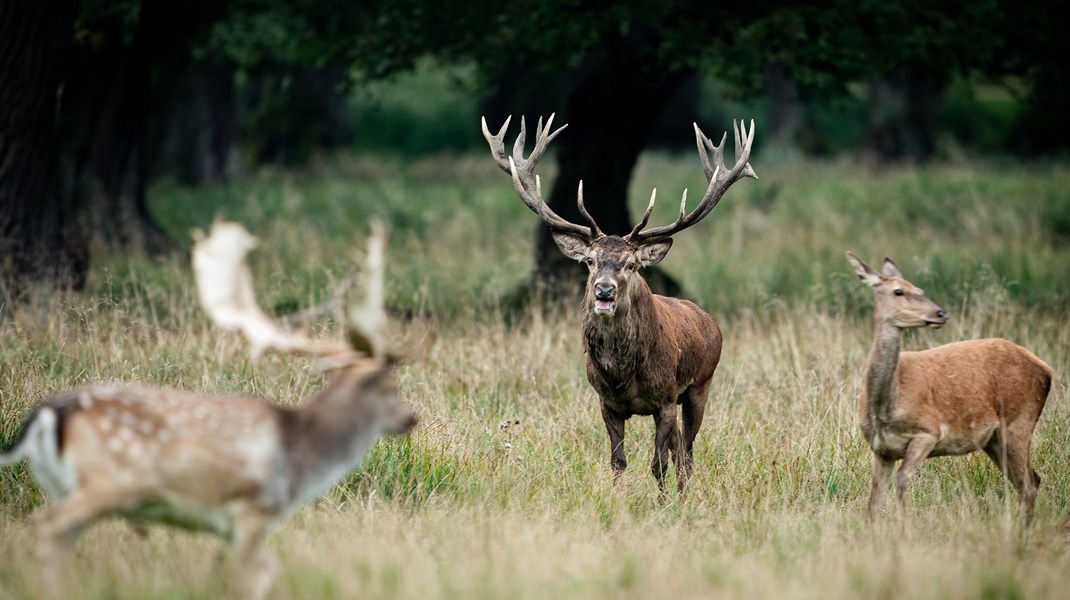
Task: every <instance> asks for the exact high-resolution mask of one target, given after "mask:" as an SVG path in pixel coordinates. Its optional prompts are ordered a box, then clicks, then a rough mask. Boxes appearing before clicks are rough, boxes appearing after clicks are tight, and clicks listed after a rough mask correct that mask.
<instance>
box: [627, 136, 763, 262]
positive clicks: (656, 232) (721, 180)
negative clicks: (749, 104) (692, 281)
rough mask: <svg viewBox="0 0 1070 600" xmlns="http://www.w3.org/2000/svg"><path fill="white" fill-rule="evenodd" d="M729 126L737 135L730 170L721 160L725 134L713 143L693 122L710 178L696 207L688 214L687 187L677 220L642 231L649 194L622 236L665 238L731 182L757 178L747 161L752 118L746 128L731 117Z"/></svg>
mask: <svg viewBox="0 0 1070 600" xmlns="http://www.w3.org/2000/svg"><path fill="white" fill-rule="evenodd" d="M732 130H733V131H734V133H735V138H736V164H735V166H734V167H732V169H731V170H729V169H728V168H727V167H726V166H725V164H724V142H725V139H726V138H727V137H728V134H727V133H726V134H725V135H723V136H722V137H721V143H720V144H718V145H716V146H714V145H713V142H712V141H711V140H710V138H708V137H706V136H705V134H703V133H702V130H700V129H699V128H698V124H695V144H696V145H697V146H698V154H699V157H700V158H701V159H702V170H703V171H705V173H706V181H708V182H709V185H708V186H707V187H706V194H705V195H704V196H703V197H702V201H701V202H699V204H698V206H696V207H695V210H693V211H691V213H690V214H688V213H687V190H686V189H685V190H684V193H683V197H682V198H681V199H680V216H679V217H677V218H676V222H675V223H673V224H671V225H663V226H661V227H652V228H650V229H647V230H646V231H643V228H644V227H646V224H647V221H649V220H650V213H651V211H652V210H654V195H653V194H651V196H650V203H649V204H648V205H647V208H646V212H645V213H643V218H642V219H640V220H639V224H638V225H636V226H635V229H632V232H631V233H629V234H628V236H627V237H626V238H625V239H626V240H628V241H629V242H630V243H632V244H636V245H639V244H641V243H643V242H644V241H646V240H651V239H655V238H667V237H670V236H672V235H674V234H676V233H679V232H681V231H683V230H684V229H687V228H688V227H691V226H692V225H694V224H695V223H698V222H699V221H701V220H702V219H704V218H705V217H706V215H708V214H710V211H711V210H713V207H715V206H717V203H718V202H720V201H721V196H723V195H724V193H725V191H727V190H728V188H729V187H730V186H731V185H732V184H733V183H735V182H737V181H739V180H740V179H743V178H744V177H753V178H754V179H757V178H758V175H757V174H755V172H754V169H753V168H751V166H750V163H749V162H747V161H748V160H749V159H750V151H751V146H752V144H753V143H754V120H753V119H751V122H750V131H749V132H748V131H747V128H746V125H744V124H743V123H742V122H740V123H739V124H738V125H737V124H736V122H735V121H734V120H733V121H732ZM711 152H712V153H713V160H714V164H712V165H711V164H710V158H709V153H711Z"/></svg>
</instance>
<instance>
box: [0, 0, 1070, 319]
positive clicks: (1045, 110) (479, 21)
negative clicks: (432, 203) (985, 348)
mask: <svg viewBox="0 0 1070 600" xmlns="http://www.w3.org/2000/svg"><path fill="white" fill-rule="evenodd" d="M1054 9H1055V3H1054V2H1053V1H1042V2H1028V3H1021V2H1011V1H1010V0H979V1H976V2H970V3H960V2H949V1H940V0H937V1H931V0H930V1H926V2H921V1H913V0H905V1H888V0H859V1H854V0H850V1H848V0H824V1H817V2H795V1H782V0H781V1H778V0H759V1H754V2H747V3H744V4H740V3H722V2H711V1H708V0H704V1H702V2H693V1H689V0H669V1H646V0H630V1H621V2H611V3H597V2H579V1H575V0H543V1H540V2H527V3H517V2H513V3H505V2H487V1H485V0H468V1H466V2H463V3H449V4H444V3H440V2H429V1H427V0H388V1H381V0H363V1H360V2H348V1H337V0H293V1H289V0H285V1H284V0H173V1H170V2H150V1H145V0H81V1H77V0H40V1H35V2H23V1H19V0H2V2H0V211H2V212H0V256H2V257H3V274H4V277H3V281H5V282H6V283H5V290H4V291H5V294H6V296H7V297H8V299H12V298H13V297H17V296H18V295H19V294H21V293H22V292H23V290H26V289H30V288H31V287H39V285H37V284H41V283H43V284H45V286H46V287H47V286H51V285H56V284H59V285H60V286H66V285H73V286H74V287H75V288H78V287H80V286H81V285H82V284H83V282H84V280H85V275H86V272H87V269H88V267H89V264H90V259H91V256H92V255H93V253H92V252H91V251H90V249H91V248H94V249H96V248H102V249H104V251H109V252H111V251H117V252H134V253H149V254H153V255H157V254H167V253H169V252H173V251H175V250H176V249H178V247H180V246H181V247H183V248H184V246H185V243H182V244H176V241H175V240H174V239H172V236H170V235H168V234H167V233H166V232H165V230H164V228H161V226H160V223H159V220H158V219H159V218H158V217H157V216H156V215H154V214H152V211H151V210H149V208H148V207H147V206H148V205H147V203H146V190H147V189H148V186H149V185H150V183H151V182H154V181H172V182H176V183H177V184H180V185H188V186H195V185H198V184H202V183H206V182H219V181H222V180H226V179H228V178H234V177H238V176H241V175H242V174H247V173H249V172H251V171H255V170H257V169H260V168H262V167H264V166H282V167H285V168H289V167H300V166H302V165H304V164H307V163H308V162H309V161H310V160H312V159H313V158H314V157H316V156H318V155H322V154H323V153H327V152H336V151H341V152H370V153H375V154H377V155H381V156H386V157H396V158H397V159H398V160H403V161H405V160H413V159H415V158H417V157H420V156H425V155H428V154H435V153H454V154H460V153H467V152H484V151H485V148H484V142H483V140H482V138H481V136H480V134H479V129H478V122H479V117H480V115H486V116H487V118H488V121H489V124H490V126H491V127H492V128H494V129H497V127H498V126H499V125H500V124H501V123H502V122H503V121H504V119H505V117H506V116H508V115H527V116H528V118H529V120H530V119H534V118H536V117H537V116H540V115H548V114H550V113H552V112H556V113H557V115H558V123H565V122H567V123H569V124H570V128H569V132H568V134H567V135H565V136H562V137H561V138H560V140H559V141H558V142H556V143H555V149H556V158H557V172H558V174H559V176H558V177H557V178H556V182H555V185H554V186H553V189H552V190H551V191H550V195H549V198H550V204H551V207H553V208H554V209H555V210H557V211H558V212H559V213H561V214H562V215H563V216H565V217H566V218H569V217H572V218H578V215H577V214H576V209H575V206H574V202H575V200H574V199H575V189H576V187H575V186H576V183H577V181H578V180H579V179H580V178H581V177H582V178H583V179H584V180H585V182H586V185H587V189H588V190H590V191H591V192H589V196H590V198H589V199H588V206H589V207H590V208H591V211H592V213H593V214H594V216H595V217H596V218H597V219H598V221H599V222H600V223H601V225H602V228H603V229H604V230H606V231H608V232H611V233H612V232H621V231H626V230H627V229H629V228H630V227H631V223H632V218H631V217H632V215H630V214H629V211H628V207H627V203H626V194H627V190H628V184H629V182H630V181H631V175H632V171H633V169H634V167H635V165H636V162H637V160H638V156H639V154H640V153H641V152H642V151H643V150H644V149H649V148H651V147H662V148H668V149H673V150H676V149H679V150H681V151H687V152H691V148H693V145H692V144H693V142H692V137H691V136H692V134H691V128H690V123H691V122H692V121H697V122H699V124H700V125H702V126H704V127H706V128H707V132H708V133H711V134H715V133H716V131H718V130H720V129H722V128H727V123H728V122H729V121H730V120H731V118H733V117H746V118H751V117H753V118H755V120H756V121H757V123H758V132H759V134H758V136H757V140H758V141H757V144H758V152H759V153H760V155H761V157H762V158H761V161H762V163H763V164H766V165H768V164H776V163H778V162H781V163H782V162H786V161H792V160H796V161H798V160H806V159H809V158H814V157H817V158H829V157H849V158H850V159H851V160H856V161H858V164H859V165H860V166H867V167H872V166H876V167H881V166H884V165H898V164H903V163H912V164H922V163H927V162H931V161H947V160H954V159H956V158H958V157H963V156H988V157H995V158H1006V157H1023V158H1026V159H1037V158H1041V157H1045V156H1053V155H1054V156H1059V155H1061V154H1063V153H1065V151H1066V149H1067V147H1068V140H1070V135H1067V134H1068V131H1067V129H1068V126H1067V119H1066V118H1065V116H1064V111H1065V107H1066V106H1068V105H1070V83H1068V81H1067V70H1066V69H1065V64H1064V62H1065V57H1067V56H1070V48H1068V47H1067V46H1068V44H1067V36H1066V35H1065V31H1061V25H1060V22H1059V20H1058V19H1055V18H1052V17H1051V16H1050V15H1053V14H1055V12H1054ZM513 128H514V129H513V131H514V132H515V131H516V130H517V129H516V124H515V121H514V125H513ZM547 162H549V161H547ZM760 172H761V169H759V173H760ZM1063 218H1064V220H1065V219H1066V218H1067V217H1065V216H1064V217H1063ZM1068 228H1070V225H1068ZM536 252H537V259H536V262H535V264H536V265H537V267H536V273H535V279H541V280H547V279H552V278H553V276H554V275H555V274H561V273H562V272H563V271H562V270H563V269H568V268H573V267H570V266H569V265H565V264H562V261H563V260H564V259H563V257H561V256H560V255H559V253H558V252H556V250H555V249H554V248H553V246H552V244H550V242H549V237H548V236H547V235H546V234H545V232H543V233H542V234H540V237H539V243H538V245H537V249H536ZM654 279H656V280H657V281H655V285H656V286H657V287H658V288H659V289H663V290H664V289H668V290H669V291H670V292H671V291H673V289H674V285H673V282H672V281H662V280H661V278H660V277H658V276H657V275H656V274H655V275H654ZM568 280H573V281H574V280H575V279H574V278H573V277H572V276H571V275H570V276H569V277H568ZM27 283H33V284H35V285H34V286H28V285H26V284H27Z"/></svg>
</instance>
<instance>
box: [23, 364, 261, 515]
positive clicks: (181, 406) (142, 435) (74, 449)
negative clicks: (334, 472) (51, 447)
mask: <svg viewBox="0 0 1070 600" xmlns="http://www.w3.org/2000/svg"><path fill="white" fill-rule="evenodd" d="M50 405H57V406H63V407H65V409H66V414H65V418H64V419H63V422H62V423H61V424H60V425H61V427H62V429H61V431H60V432H59V434H60V435H61V436H62V438H63V444H62V447H61V448H60V452H61V455H62V456H64V457H66V460H68V461H70V464H72V465H73V466H74V468H75V469H80V468H82V466H83V463H84V466H85V467H91V468H92V469H93V472H94V473H95V476H96V477H106V476H108V475H107V473H108V472H110V471H111V469H109V468H108V467H107V465H113V466H114V467H115V469H116V471H115V472H116V473H122V476H124V477H125V476H129V473H132V472H138V473H141V481H140V483H141V484H142V485H145V486H154V487H157V486H158V487H159V489H160V491H161V492H165V493H168V494H175V495H177V496H183V497H187V498H188V499H190V500H201V501H204V502H216V501H219V500H220V498H221V497H226V496H227V495H228V494H229V495H233V494H235V493H241V492H244V491H246V490H247V489H248V488H250V486H256V485H257V484H258V483H257V482H259V481H260V480H261V479H263V477H264V476H265V475H266V472H267V470H268V469H270V468H271V465H272V464H274V462H275V461H276V460H277V457H276V456H275V453H276V452H277V450H278V447H277V440H278V435H277V420H276V418H275V416H274V411H275V409H274V407H272V406H271V405H270V404H268V403H267V402H265V401H262V400H259V399H256V398H249V397H241V396H233V397H230V396H204V395H199V394H194V393H191V392H183V391H179V390H172V389H165V388H149V387H137V386H120V385H117V386H90V387H85V388H80V389H76V390H73V391H71V392H68V393H67V394H64V395H62V396H57V397H55V398H53V399H51V400H49V401H46V402H45V403H44V404H43V406H50ZM235 467H237V468H235ZM120 469H121V471H120Z"/></svg>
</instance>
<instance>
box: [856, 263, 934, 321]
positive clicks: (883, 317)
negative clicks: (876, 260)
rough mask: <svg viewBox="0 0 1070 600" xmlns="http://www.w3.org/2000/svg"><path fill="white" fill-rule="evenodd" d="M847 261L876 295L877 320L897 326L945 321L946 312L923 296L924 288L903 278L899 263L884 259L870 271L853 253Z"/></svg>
mask: <svg viewBox="0 0 1070 600" xmlns="http://www.w3.org/2000/svg"><path fill="white" fill-rule="evenodd" d="M847 261H848V262H850V263H851V266H852V267H854V269H855V273H857V274H858V278H859V279H861V280H862V282H863V283H865V284H866V285H868V286H870V287H871V288H873V292H874V294H876V307H875V308H876V310H875V314H876V319H877V321H879V322H886V323H891V324H892V325H894V326H896V327H898V328H900V329H909V328H912V327H934V328H936V327H940V326H942V325H944V324H945V323H947V319H948V316H947V312H946V311H945V310H944V309H942V308H940V306H939V305H937V304H936V303H935V302H933V301H932V300H929V299H928V298H926V297H925V290H923V289H921V288H919V287H918V286H916V285H914V284H913V283H910V282H909V281H907V280H906V278H905V277H903V273H902V272H901V271H900V270H899V266H898V265H896V264H895V262H894V261H893V260H892V259H890V258H885V259H884V264H883V265H882V267H881V272H880V273H878V272H877V271H875V270H873V268H871V267H870V266H869V265H867V264H866V263H864V262H862V260H861V259H859V258H858V257H857V256H855V255H854V254H853V253H851V252H848V253H847Z"/></svg>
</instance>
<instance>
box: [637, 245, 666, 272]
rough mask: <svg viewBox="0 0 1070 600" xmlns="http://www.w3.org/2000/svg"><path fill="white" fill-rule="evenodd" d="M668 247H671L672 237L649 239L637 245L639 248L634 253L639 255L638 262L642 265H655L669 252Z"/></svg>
mask: <svg viewBox="0 0 1070 600" xmlns="http://www.w3.org/2000/svg"><path fill="white" fill-rule="evenodd" d="M669 248H672V238H661V239H655V240H650V241H649V242H646V243H644V244H643V245H642V246H639V250H638V251H636V253H635V255H636V256H637V257H639V263H640V264H642V265H643V266H644V267H649V266H652V265H656V264H658V263H659V262H661V259H663V258H665V255H666V254H668V253H669Z"/></svg>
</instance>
